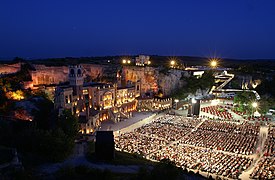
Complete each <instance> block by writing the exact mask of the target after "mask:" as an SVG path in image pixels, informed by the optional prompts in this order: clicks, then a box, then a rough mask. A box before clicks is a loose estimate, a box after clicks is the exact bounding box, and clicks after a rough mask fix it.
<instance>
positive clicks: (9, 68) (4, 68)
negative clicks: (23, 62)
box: [0, 63, 20, 74]
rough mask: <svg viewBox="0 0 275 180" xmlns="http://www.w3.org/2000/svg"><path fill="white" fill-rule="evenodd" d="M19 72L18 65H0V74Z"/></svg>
mask: <svg viewBox="0 0 275 180" xmlns="http://www.w3.org/2000/svg"><path fill="white" fill-rule="evenodd" d="M19 70H20V63H16V64H0V74H11V73H16V72H17V71H19Z"/></svg>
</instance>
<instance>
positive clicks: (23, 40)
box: [0, 0, 275, 59]
mask: <svg viewBox="0 0 275 180" xmlns="http://www.w3.org/2000/svg"><path fill="white" fill-rule="evenodd" d="M131 54H157V55H169V56H176V55H194V56H204V57H209V56H219V57H230V58H275V0H165V1H164V0H136V1H131V0H108V1H107V0H74V1H69V0H66V1H65V0H64V1H62V0H33V1H31V0H25V1H24V0H1V2H0V58H2V59H3V58H13V57H15V56H20V57H24V58H47V57H66V56H73V57H78V56H99V55H100V56H101V55H131Z"/></svg>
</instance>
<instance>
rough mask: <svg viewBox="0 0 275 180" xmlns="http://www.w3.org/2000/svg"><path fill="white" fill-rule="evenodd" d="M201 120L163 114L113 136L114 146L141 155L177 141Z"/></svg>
mask: <svg viewBox="0 0 275 180" xmlns="http://www.w3.org/2000/svg"><path fill="white" fill-rule="evenodd" d="M200 122H201V120H200V119H190V118H183V117H181V116H174V115H165V116H161V117H159V118H157V119H156V120H155V121H153V122H152V123H150V124H145V125H143V126H141V127H139V128H137V129H135V130H134V131H133V132H128V133H125V134H121V135H120V136H118V137H116V138H115V144H116V148H117V149H119V150H122V151H126V152H129V153H137V154H141V155H143V156H146V155H148V154H149V153H151V152H153V151H156V150H159V149H162V148H163V147H164V146H165V145H167V144H168V143H171V142H173V141H178V140H179V139H180V138H182V137H184V136H185V135H186V134H187V133H189V132H191V130H192V128H193V127H195V126H197V125H198V124H199V123H200Z"/></svg>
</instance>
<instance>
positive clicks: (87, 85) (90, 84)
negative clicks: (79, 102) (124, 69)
mask: <svg viewBox="0 0 275 180" xmlns="http://www.w3.org/2000/svg"><path fill="white" fill-rule="evenodd" d="M89 86H90V87H100V88H103V87H104V86H105V87H106V88H108V87H109V86H110V88H112V87H113V85H112V84H106V83H99V82H89V83H85V84H83V87H89Z"/></svg>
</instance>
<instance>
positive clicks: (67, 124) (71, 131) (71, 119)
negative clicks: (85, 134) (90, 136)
mask: <svg viewBox="0 0 275 180" xmlns="http://www.w3.org/2000/svg"><path fill="white" fill-rule="evenodd" d="M57 126H58V128H61V129H62V130H63V131H64V133H65V134H66V135H68V136H69V137H70V138H72V139H74V138H75V137H76V135H77V133H78V132H79V125H78V121H77V118H76V117H75V116H74V115H72V112H71V111H70V110H64V111H63V112H62V115H61V116H60V117H58V122H57Z"/></svg>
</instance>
